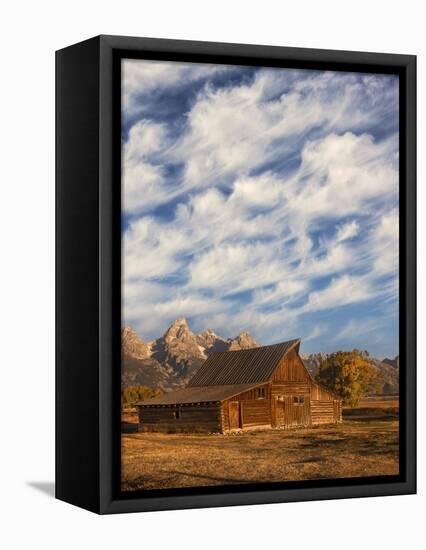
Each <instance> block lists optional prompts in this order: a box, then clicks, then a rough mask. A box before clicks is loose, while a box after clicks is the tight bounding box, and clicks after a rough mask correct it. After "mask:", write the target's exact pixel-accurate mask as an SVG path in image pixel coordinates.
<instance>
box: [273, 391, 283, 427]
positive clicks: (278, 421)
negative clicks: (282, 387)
mask: <svg viewBox="0 0 426 550" xmlns="http://www.w3.org/2000/svg"><path fill="white" fill-rule="evenodd" d="M284 418H285V415H284V401H283V400H282V398H281V399H277V400H276V401H275V426H277V428H280V427H282V426H284V425H285V424H284V422H285V420H284Z"/></svg>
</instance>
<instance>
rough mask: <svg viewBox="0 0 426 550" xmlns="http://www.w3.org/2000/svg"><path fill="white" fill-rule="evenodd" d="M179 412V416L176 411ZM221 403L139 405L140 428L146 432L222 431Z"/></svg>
mask: <svg viewBox="0 0 426 550" xmlns="http://www.w3.org/2000/svg"><path fill="white" fill-rule="evenodd" d="M176 411H178V412H179V418H175V417H174V414H173V413H174V412H176ZM221 429H222V426H221V411H220V404H219V403H211V404H200V405H197V404H194V405H180V406H179V405H178V406H152V407H139V430H140V431H145V432H166V433H167V432H220V431H221Z"/></svg>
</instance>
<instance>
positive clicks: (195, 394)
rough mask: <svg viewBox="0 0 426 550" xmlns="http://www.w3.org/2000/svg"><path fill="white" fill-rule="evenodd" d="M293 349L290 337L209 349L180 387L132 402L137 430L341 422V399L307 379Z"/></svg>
mask: <svg viewBox="0 0 426 550" xmlns="http://www.w3.org/2000/svg"><path fill="white" fill-rule="evenodd" d="M299 347H300V339H296V340H289V341H288V342H283V343H280V344H274V345H270V346H262V347H258V348H253V349H247V350H239V351H225V352H217V353H212V354H211V355H210V356H209V357H208V358H207V359H206V361H205V362H204V364H203V365H202V366H201V368H200V369H199V370H198V372H197V373H196V374H195V376H194V377H193V378H192V379H191V380H190V382H189V384H188V386H187V387H186V388H184V389H181V390H176V391H173V392H169V393H166V394H164V395H161V396H159V397H155V398H153V399H150V400H148V401H142V402H140V403H137V407H138V410H139V428H140V430H141V431H156V432H220V433H224V432H227V431H230V430H240V429H242V430H246V429H253V428H292V427H296V426H314V425H318V424H331V423H339V422H341V421H342V399H341V397H340V396H338V395H337V394H335V393H334V392H332V391H330V390H328V389H326V388H324V387H323V386H321V385H319V384H317V383H316V382H315V381H314V380H313V379H312V377H311V375H310V374H309V372H308V371H307V369H306V367H305V365H304V364H303V361H302V359H301V357H300V355H299Z"/></svg>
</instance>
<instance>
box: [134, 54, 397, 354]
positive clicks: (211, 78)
mask: <svg viewBox="0 0 426 550" xmlns="http://www.w3.org/2000/svg"><path fill="white" fill-rule="evenodd" d="M123 71H124V81H123V82H124V84H123V96H124V111H125V112H124V119H125V120H133V119H134V120H133V122H131V123H130V126H129V128H128V129H127V131H126V133H125V135H124V142H123V204H124V221H125V231H124V234H123V272H124V286H123V290H124V303H123V307H124V316H125V320H126V322H129V323H131V324H133V325H134V326H135V327H136V328H137V329H138V330H139V331H140V332H141V334H142V335H143V336H145V337H153V336H156V335H157V334H159V333H161V332H162V331H163V330H164V328H165V327H166V325H167V323H169V322H170V321H171V320H173V319H174V318H175V317H177V316H180V315H185V316H187V317H189V318H190V320H191V321H192V323H193V325H194V328H195V329H198V330H202V329H204V328H206V327H208V326H212V328H214V329H215V330H216V331H217V332H221V331H222V332H223V333H225V334H226V335H228V334H229V332H230V331H234V330H235V331H238V330H242V329H243V328H246V329H248V330H250V331H252V332H253V333H254V335H255V336H256V337H257V338H258V339H259V340H260V341H264V342H269V341H273V340H274V339H275V338H279V337H282V338H285V337H286V336H290V335H295V334H294V332H293V331H298V333H299V335H300V336H302V337H303V336H305V337H306V340H307V341H312V343H315V345H318V342H319V341H321V339H324V340H327V338H328V339H329V340H330V339H331V337H332V336H333V337H334V338H335V337H336V334H339V333H341V336H340V337H339V338H340V340H341V342H342V343H344V342H345V341H346V342H348V341H349V340H350V332H346V333H345V332H343V330H342V328H341V327H342V319H341V313H340V312H341V311H342V308H343V309H344V308H346V309H347V316H348V320H349V321H350V319H351V317H350V316H354V320H353V322H354V323H355V322H356V321H357V319H359V318H360V315H361V314H360V311H359V307H366V308H369V307H371V304H372V303H374V304H376V305H375V315H376V317H377V318H379V317H380V316H381V315H382V313H383V312H382V311H381V310H380V307H379V308H378V307H377V302H378V300H379V301H380V300H381V301H383V303H388V302H392V301H393V302H394V303H395V302H396V300H395V297H396V294H397V290H396V289H397V286H398V269H397V265H398V249H397V220H398V156H397V153H398V116H397V110H398V86H397V80H395V79H394V78H393V77H389V76H369V75H356V74H350V73H339V74H337V73H331V72H318V71H295V70H286V69H282V70H281V69H280V70H278V69H258V70H257V71H255V70H253V69H250V70H248V69H247V70H244V68H227V67H219V66H217V67H216V66H209V65H197V66H195V65H191V64H173V63H152V62H149V63H147V62H143V61H134V60H132V61H131V62H125V64H124V66H123ZM219 77H220V78H219ZM191 86H192V88H191ZM179 90H181V93H182V94H183V95H185V98H189V99H188V100H187V101H181V100H179V101H180V103H179V108H176V109H177V111H176V112H174V113H172V114H170V115H168V116H166V117H165V116H163V115H162V114H161V112H160V111H161V109H160V110H158V109H151V110H148V111H147V110H146V109H147V105H148V106H149V105H152V103H151V102H150V94H151V95H152V96H153V97H154V95H155V97H156V98H157V99H156V101H157V103H156V105H157V107H158V106H159V105H162V103H161V101H160V99H158V97H160V98H163V101H164V102H165V103H166V104H167V101H168V99H169V100H170V101H171V102H172V101H175V98H176V96H179V94H178V91H179ZM179 97H180V96H179ZM142 98H144V100H142ZM158 102H160V103H158ZM165 110H167V109H165ZM167 112H168V111H167ZM132 117H133V118H132ZM394 307H397V304H396V303H395V306H394ZM357 308H358V309H357ZM321 312H326V313H327V323H324V324H323V325H322V324H321V323H318V318H317V317H318V315H320V314H321ZM333 312H335V313H333ZM333 315H334V316H335V317H334V318H333ZM349 321H348V322H349ZM392 322H394V321H392ZM386 330H387V331H388V332H389V330H390V328H389V326H387V327H385V329H384V331H385V332H386ZM385 340H386V338H384V340H383V339H382V341H385ZM383 345H384V344H383ZM366 347H368V346H367V345H366ZM389 348H390V349H389V353H391V352H392V351H393V350H394V349H396V348H397V343H396V345H395V342H392V343H390V342H389Z"/></svg>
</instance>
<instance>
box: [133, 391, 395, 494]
mask: <svg viewBox="0 0 426 550" xmlns="http://www.w3.org/2000/svg"><path fill="white" fill-rule="evenodd" d="M343 416H344V420H343V423H342V424H340V425H337V426H334V425H333V426H322V427H315V428H309V429H307V428H303V429H297V430H263V431H250V432H240V433H236V434H232V435H231V434H229V435H201V434H156V433H137V432H135V433H131V429H129V426H131V421H132V420H134V417H133V416H131V415H128V416H127V417H126V418H123V420H125V421H126V424H125V425H124V426H125V431H126V432H128V433H123V434H122V474H123V476H122V477H123V479H122V489H123V490H134V489H164V488H177V487H193V486H208V485H229V484H239V483H253V482H272V481H290V480H306V479H321V478H344V477H360V476H376V475H394V474H398V468H399V466H398V452H399V446H398V399H397V398H370V399H366V400H364V401H363V402H361V403H360V404H359V406H358V407H357V408H356V409H344V411H343ZM135 428H136V426H135Z"/></svg>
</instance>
